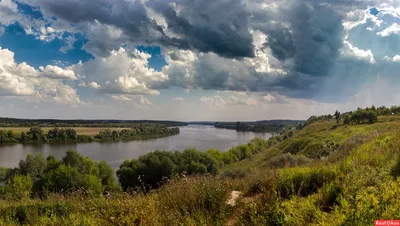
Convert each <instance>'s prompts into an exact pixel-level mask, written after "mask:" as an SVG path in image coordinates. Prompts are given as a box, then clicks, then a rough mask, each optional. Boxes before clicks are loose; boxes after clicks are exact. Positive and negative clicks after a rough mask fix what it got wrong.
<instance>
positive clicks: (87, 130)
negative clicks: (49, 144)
mask: <svg viewBox="0 0 400 226" xmlns="http://www.w3.org/2000/svg"><path fill="white" fill-rule="evenodd" d="M53 128H54V127H42V130H43V132H44V133H47V132H48V131H49V130H50V129H53ZM71 128H72V129H74V130H75V131H76V133H77V134H79V135H91V136H93V135H96V134H98V133H99V132H100V131H101V130H106V129H110V130H121V129H125V128H114V127H109V128H108V127H71ZM0 129H2V130H12V131H13V132H14V133H15V134H17V135H19V134H20V133H21V132H28V131H29V129H30V127H1V128H0Z"/></svg>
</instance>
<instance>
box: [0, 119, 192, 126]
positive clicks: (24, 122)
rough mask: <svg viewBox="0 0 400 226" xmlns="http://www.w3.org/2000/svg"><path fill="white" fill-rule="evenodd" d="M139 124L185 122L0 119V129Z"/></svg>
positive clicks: (167, 124)
mask: <svg viewBox="0 0 400 226" xmlns="http://www.w3.org/2000/svg"><path fill="white" fill-rule="evenodd" d="M139 123H156V124H161V125H166V126H168V127H171V126H186V125H187V123H186V122H178V121H163V120H160V121H157V120H83V119H76V120H75V119H72V120H58V119H18V118H0V127H35V126H37V127H123V128H130V127H133V126H135V125H137V124H139Z"/></svg>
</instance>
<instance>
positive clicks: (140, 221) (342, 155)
mask: <svg viewBox="0 0 400 226" xmlns="http://www.w3.org/2000/svg"><path fill="white" fill-rule="evenodd" d="M399 176H400V121H398V120H380V121H379V122H378V123H376V124H371V125H336V122H335V121H333V120H331V121H324V122H317V123H313V124H311V125H309V126H308V127H306V128H304V129H303V130H301V131H299V132H298V133H296V134H295V135H294V136H293V137H291V138H289V139H287V140H285V141H283V142H281V143H278V144H277V145H275V146H273V147H270V148H267V149H265V150H263V151H261V152H260V153H257V154H254V155H252V156H251V157H250V158H249V159H245V160H243V161H240V162H237V163H234V164H231V165H228V166H227V167H225V168H223V169H221V171H220V173H219V174H218V175H216V176H211V175H203V176H200V175H199V176H190V177H186V176H183V177H178V178H177V179H175V180H172V181H171V182H170V183H168V184H166V185H164V186H163V187H161V188H160V189H158V190H154V191H151V192H149V193H147V194H125V193H123V194H120V193H117V194H111V196H110V197H97V198H90V197H82V196H79V195H76V194H75V195H74V194H73V195H69V196H51V197H49V198H48V199H46V200H37V199H33V200H28V201H25V202H6V201H0V225H19V224H29V225H56V224H58V225H373V222H374V220H377V219H400V211H399V209H400V202H398V198H399V197H400V179H399ZM232 191H240V192H242V196H241V197H240V198H239V200H238V201H237V205H235V206H230V205H228V204H227V203H226V200H227V199H229V194H230V193H231V192H232Z"/></svg>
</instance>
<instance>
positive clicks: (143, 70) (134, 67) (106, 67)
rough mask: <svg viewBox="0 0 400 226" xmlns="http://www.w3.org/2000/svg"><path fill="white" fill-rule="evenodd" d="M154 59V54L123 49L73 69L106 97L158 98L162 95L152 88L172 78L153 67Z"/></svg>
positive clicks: (74, 66)
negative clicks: (129, 95) (134, 96)
mask: <svg viewBox="0 0 400 226" xmlns="http://www.w3.org/2000/svg"><path fill="white" fill-rule="evenodd" d="M150 57H151V55H150V54H147V53H144V52H140V51H138V50H136V49H135V50H133V51H129V50H126V49H124V48H120V49H119V50H118V51H111V54H110V56H108V57H106V58H100V57H97V58H95V59H92V60H89V61H87V62H85V63H78V64H76V65H73V66H71V69H72V70H73V71H75V73H76V74H79V75H80V76H82V77H84V78H83V79H82V80H86V81H87V82H89V81H90V82H95V83H96V84H98V86H97V87H98V88H99V90H100V91H102V92H103V93H109V94H132V95H140V94H150V95H158V94H159V91H158V90H156V89H152V86H157V85H159V84H162V83H163V82H165V81H166V80H167V79H168V76H167V75H166V74H164V73H163V72H159V71H156V70H154V69H153V68H151V67H149V65H148V59H149V58H150Z"/></svg>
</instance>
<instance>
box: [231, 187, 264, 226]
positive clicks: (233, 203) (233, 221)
mask: <svg viewBox="0 0 400 226" xmlns="http://www.w3.org/2000/svg"><path fill="white" fill-rule="evenodd" d="M242 194H243V193H242V192H241V191H232V192H231V196H230V198H229V199H228V200H227V201H226V204H228V205H230V206H232V207H234V206H236V204H237V201H238V199H239V198H240V200H241V202H243V203H249V202H253V201H254V200H256V199H258V198H260V197H261V194H257V195H254V196H250V197H242ZM238 211H240V209H235V210H234V211H233V213H232V216H231V217H230V218H229V219H228V220H227V221H226V223H225V226H234V225H237V223H238V214H237V213H238ZM239 215H240V214H239Z"/></svg>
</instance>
